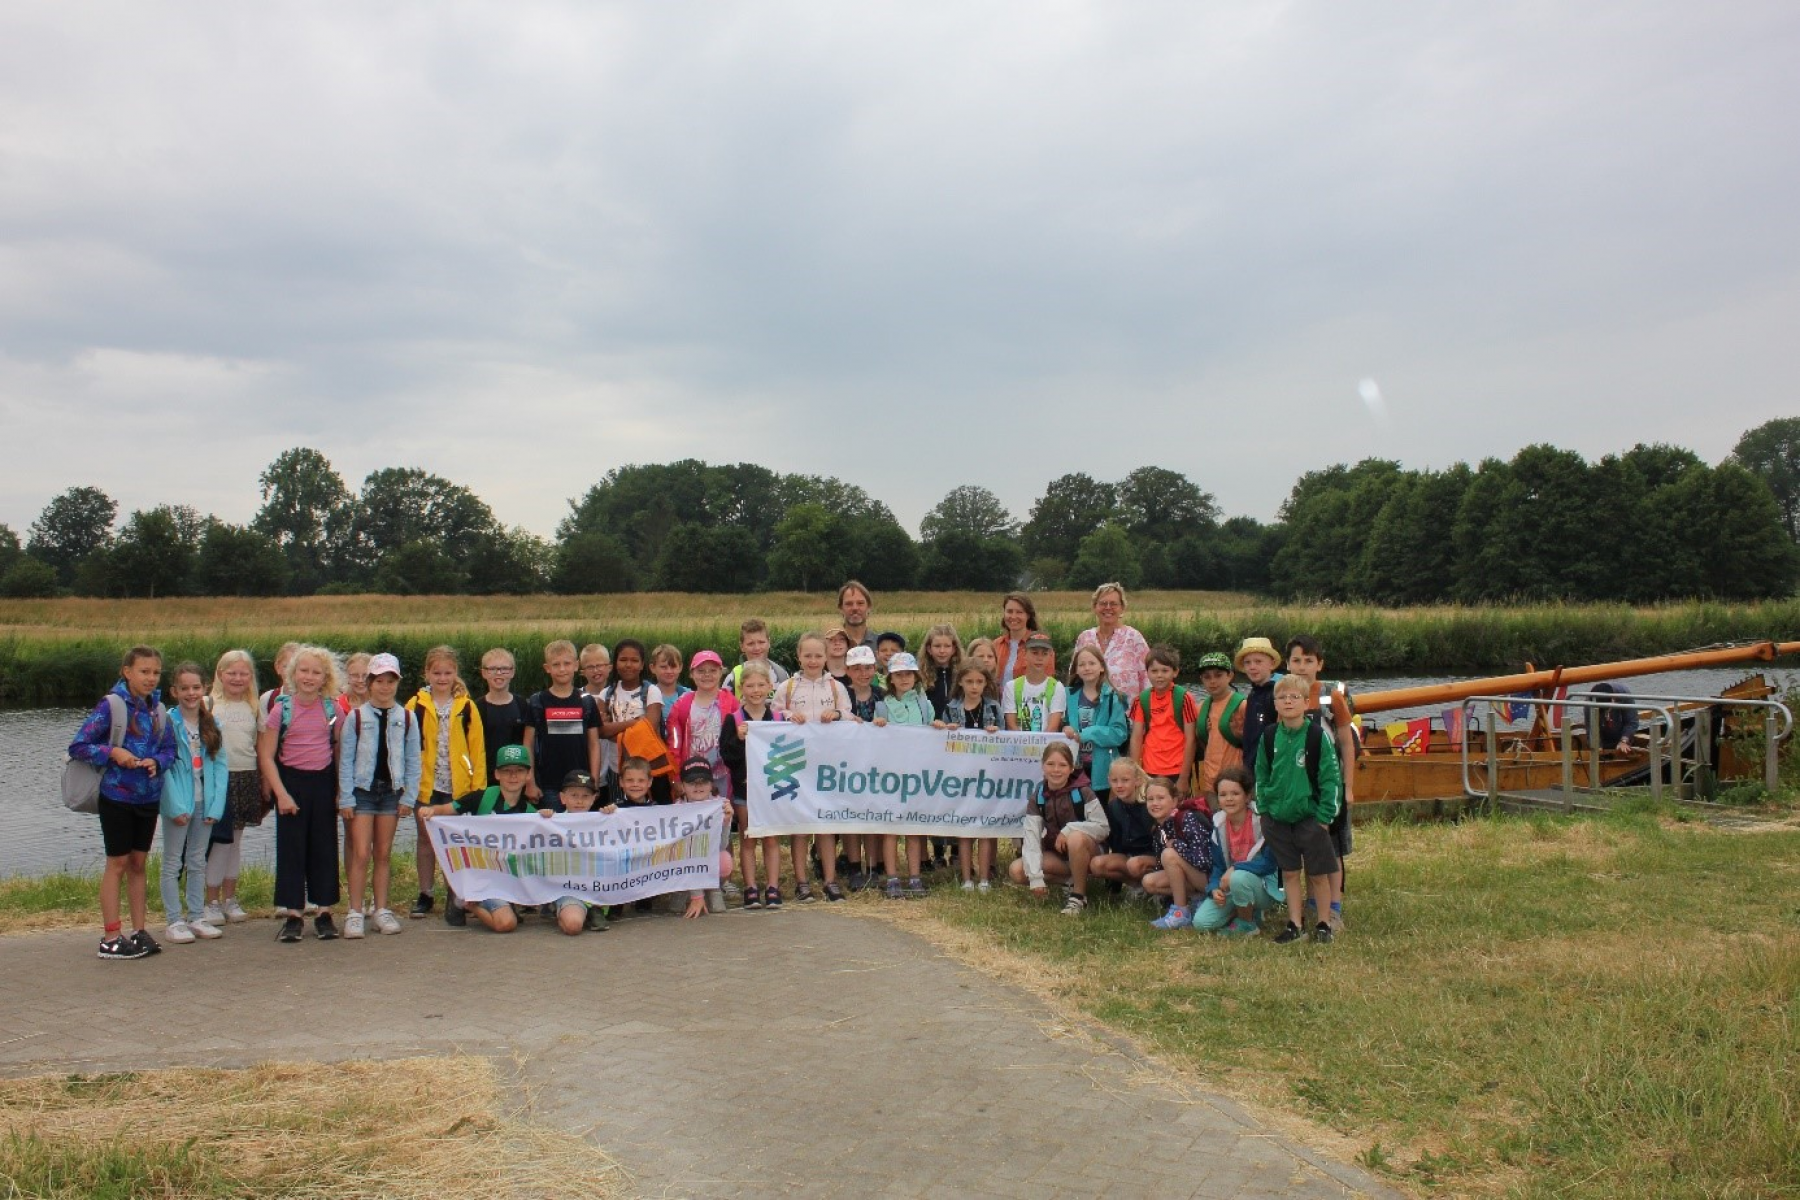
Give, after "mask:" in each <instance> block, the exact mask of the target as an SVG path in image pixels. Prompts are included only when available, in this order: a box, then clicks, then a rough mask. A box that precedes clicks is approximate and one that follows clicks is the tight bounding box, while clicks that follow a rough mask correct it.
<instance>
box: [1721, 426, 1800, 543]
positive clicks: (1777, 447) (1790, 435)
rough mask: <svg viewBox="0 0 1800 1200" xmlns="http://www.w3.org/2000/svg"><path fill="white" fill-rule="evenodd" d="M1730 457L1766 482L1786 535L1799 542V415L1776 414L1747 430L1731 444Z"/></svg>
mask: <svg viewBox="0 0 1800 1200" xmlns="http://www.w3.org/2000/svg"><path fill="white" fill-rule="evenodd" d="M1730 461H1731V462H1734V463H1736V464H1737V465H1738V466H1740V467H1743V468H1744V469H1745V470H1746V471H1749V472H1750V473H1751V474H1752V475H1755V476H1756V477H1757V478H1758V479H1761V480H1762V481H1763V483H1765V484H1767V485H1768V488H1769V492H1770V494H1771V495H1773V496H1774V497H1775V506H1776V508H1778V509H1779V510H1780V511H1781V520H1782V523H1783V524H1784V525H1785V526H1786V527H1787V532H1788V537H1789V538H1790V539H1791V540H1793V541H1796V542H1800V417H1778V418H1776V419H1775V420H1773V421H1765V422H1763V423H1762V424H1761V425H1758V426H1757V427H1756V428H1755V429H1752V430H1749V431H1748V432H1746V433H1745V434H1744V436H1742V437H1740V438H1739V439H1738V440H1737V445H1736V446H1734V447H1732V450H1731V459H1730Z"/></svg>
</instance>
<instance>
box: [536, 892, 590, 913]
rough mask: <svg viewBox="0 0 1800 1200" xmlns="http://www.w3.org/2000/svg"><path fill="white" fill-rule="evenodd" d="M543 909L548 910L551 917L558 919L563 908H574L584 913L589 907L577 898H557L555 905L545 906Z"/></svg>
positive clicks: (584, 901)
mask: <svg viewBox="0 0 1800 1200" xmlns="http://www.w3.org/2000/svg"><path fill="white" fill-rule="evenodd" d="M545 907H547V908H548V909H549V910H550V914H551V915H552V916H557V917H560V916H562V911H563V909H565V908H576V909H580V910H581V911H582V912H584V913H585V912H586V911H587V910H588V909H589V908H590V907H591V906H590V905H589V904H588V902H587V901H586V900H583V899H581V898H580V897H579V896H558V897H557V898H556V902H555V903H553V904H549V905H546V906H545Z"/></svg>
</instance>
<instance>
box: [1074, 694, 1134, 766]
mask: <svg viewBox="0 0 1800 1200" xmlns="http://www.w3.org/2000/svg"><path fill="white" fill-rule="evenodd" d="M1081 690H1082V685H1081V684H1080V683H1077V684H1075V685H1074V686H1073V687H1071V688H1070V689H1069V699H1068V711H1067V712H1065V713H1064V714H1063V719H1064V720H1065V721H1067V722H1068V725H1067V726H1066V727H1065V728H1068V729H1073V730H1074V731H1075V732H1076V733H1077V734H1079V735H1080V737H1081V745H1082V746H1083V747H1084V748H1088V749H1091V750H1093V752H1094V765H1093V767H1092V768H1091V769H1090V770H1089V771H1088V778H1090V779H1092V780H1094V786H1095V787H1106V786H1108V785H1107V783H1106V773H1107V771H1109V770H1110V769H1111V768H1112V762H1113V759H1115V758H1117V757H1118V756H1119V748H1120V747H1121V746H1123V745H1125V743H1126V742H1128V741H1130V740H1131V719H1130V715H1129V713H1127V711H1126V708H1127V705H1126V703H1125V701H1123V700H1121V699H1119V694H1118V693H1117V692H1115V691H1113V690H1112V685H1111V684H1109V683H1103V684H1101V685H1100V702H1099V703H1098V704H1096V705H1095V706H1094V719H1093V722H1092V723H1091V724H1089V725H1086V726H1083V725H1082V724H1081V703H1080V701H1079V700H1078V699H1077V696H1078V695H1079V693H1080V692H1081Z"/></svg>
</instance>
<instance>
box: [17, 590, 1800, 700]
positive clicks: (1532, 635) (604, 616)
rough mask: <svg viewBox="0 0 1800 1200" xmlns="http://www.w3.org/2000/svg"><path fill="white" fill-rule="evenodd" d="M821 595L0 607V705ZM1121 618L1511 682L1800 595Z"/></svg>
mask: <svg viewBox="0 0 1800 1200" xmlns="http://www.w3.org/2000/svg"><path fill="white" fill-rule="evenodd" d="M831 602H832V597H831V596H829V595H803V594H800V593H767V594H757V595H749V596H699V595H686V594H681V595H657V594H631V595H622V596H574V597H570V596H527V597H505V596H502V597H468V596H457V597H443V598H431V597H426V598H420V597H407V598H396V597H371V596H331V597H313V598H308V599H279V600H218V599H207V600H198V599H188V600H170V601H154V602H153V601H144V600H45V601H0V707H11V708H18V707H37V706H51V705H82V706H85V705H87V704H90V703H92V702H93V699H94V697H95V696H97V695H98V694H99V693H100V692H101V691H103V690H104V689H105V688H107V687H109V686H111V683H112V681H113V680H115V679H116V678H117V677H118V658H119V653H120V651H121V650H123V649H124V648H125V646H127V645H129V644H130V643H132V642H136V641H149V642H151V643H153V644H155V645H157V646H159V647H160V648H161V649H162V650H163V652H164V654H165V656H166V657H167V659H168V660H169V661H171V662H173V661H177V660H180V659H183V658H194V659H198V660H199V661H201V662H203V663H208V664H210V663H212V662H214V661H216V660H217V658H218V656H219V655H220V654H221V653H222V652H224V651H225V650H227V649H231V648H232V647H236V646H242V647H244V648H246V649H249V650H251V651H252V652H253V653H255V654H256V656H257V658H258V660H259V661H260V662H262V663H263V664H264V669H265V671H266V669H267V666H266V665H267V663H268V662H269V660H270V659H271V658H272V657H273V655H274V652H275V649H276V647H277V646H279V645H280V644H281V643H282V642H283V641H287V640H290V639H297V640H308V641H318V642H322V643H324V644H326V645H329V646H333V647H336V648H338V649H342V650H346V651H348V650H356V649H371V650H373V649H383V650H389V651H392V652H393V653H396V654H398V655H399V656H400V659H401V661H402V663H403V664H405V665H407V667H408V668H409V669H416V668H415V665H416V664H418V663H419V662H420V661H421V660H422V658H423V655H424V652H425V651H426V650H427V649H428V648H429V647H431V646H433V645H436V644H438V643H439V642H447V643H449V644H450V645H452V646H454V647H456V648H457V650H458V651H459V652H460V653H461V654H462V656H463V657H464V659H465V661H466V662H467V663H468V664H469V671H468V675H469V677H471V678H472V677H473V665H474V663H475V662H476V661H477V660H478V659H479V657H480V655H481V653H482V652H483V651H485V650H487V649H489V648H491V647H493V646H505V647H506V648H507V649H509V650H511V651H512V652H513V654H514V655H515V656H516V657H517V658H518V660H519V663H520V666H521V671H520V674H519V679H520V686H521V687H524V688H530V687H535V686H537V684H538V682H539V672H538V669H537V664H538V663H539V662H541V661H542V653H543V646H544V643H545V642H547V641H551V640H554V639H557V638H569V639H571V640H573V641H575V642H576V643H578V644H580V643H584V642H590V641H602V642H606V643H609V644H610V643H612V642H616V641H618V640H619V639H620V638H623V637H636V638H639V639H641V640H643V641H644V642H646V643H648V644H652V645H654V644H655V643H657V642H661V641H672V642H674V643H675V644H676V645H678V646H680V647H681V648H682V650H683V651H684V653H687V654H692V653H693V652H694V651H697V650H701V649H713V650H717V651H719V652H720V653H721V654H723V655H725V656H726V658H727V661H735V655H736V652H737V625H738V622H739V621H740V620H742V619H743V618H744V617H747V616H751V615H756V616H761V617H764V618H765V619H767V620H768V621H769V622H770V624H771V626H772V629H773V632H774V635H775V639H774V640H775V653H776V657H777V658H781V659H783V660H785V661H789V662H791V661H792V652H793V643H794V640H795V639H796V638H797V637H798V636H799V634H800V633H802V632H803V631H805V630H806V629H808V628H817V627H820V626H823V625H828V624H830V623H832V622H833V621H834V620H835V615H834V612H833V609H832V607H831ZM1037 602H1038V605H1039V611H1040V615H1041V617H1042V623H1043V625H1044V627H1045V628H1046V629H1047V630H1048V631H1049V632H1050V633H1051V634H1052V636H1054V637H1055V638H1056V640H1057V642H1058V643H1059V645H1062V646H1067V645H1069V644H1070V643H1072V642H1073V641H1074V638H1075V635H1076V634H1077V633H1079V632H1080V631H1081V630H1082V629H1085V628H1087V627H1088V626H1090V625H1092V624H1093V617H1092V613H1091V612H1090V610H1089V606H1088V597H1087V595H1086V594H1084V593H1075V592H1047V593H1042V594H1041V595H1040V596H1039V597H1037ZM1127 619H1128V620H1129V621H1130V622H1131V623H1132V624H1133V625H1134V626H1136V627H1137V628H1138V629H1139V630H1141V631H1142V632H1143V633H1144V635H1145V636H1146V637H1148V638H1149V639H1150V640H1151V641H1153V642H1167V643H1169V644H1171V645H1173V646H1175V647H1176V648H1177V649H1179V650H1180V651H1181V653H1182V656H1183V658H1184V659H1185V660H1186V661H1188V662H1190V663H1191V662H1193V661H1195V660H1196V659H1197V658H1198V657H1199V656H1200V655H1201V654H1203V653H1205V652H1206V651H1208V650H1216V649H1227V648H1230V647H1232V646H1235V645H1236V644H1237V642H1238V641H1239V640H1241V639H1242V638H1244V637H1247V636H1251V635H1263V636H1268V637H1272V638H1275V639H1276V640H1278V641H1279V640H1281V639H1283V638H1285V637H1287V636H1290V635H1292V634H1294V633H1300V632H1310V633H1313V634H1316V635H1317V636H1319V637H1320V638H1321V639H1323V641H1324V644H1325V647H1326V653H1327V656H1328V659H1329V661H1330V663H1331V665H1332V667H1333V668H1334V669H1335V670H1338V671H1340V672H1349V673H1354V674H1370V673H1391V672H1433V671H1445V672H1448V671H1484V670H1494V671H1504V670H1512V669H1516V668H1518V667H1520V666H1521V665H1522V664H1523V663H1524V662H1526V661H1531V662H1535V663H1538V664H1540V665H1550V664H1559V663H1561V664H1568V663H1581V662H1594V661H1600V660H1605V659H1610V658H1630V657H1636V656H1639V655H1646V654H1657V653H1664V652H1668V651H1673V650H1683V649H1688V648H1691V647H1694V646H1703V645H1711V644H1715V643H1719V642H1728V641H1742V640H1748V639H1756V638H1771V637H1773V638H1782V637H1792V636H1794V633H1795V631H1796V630H1800V600H1789V601H1779V602H1771V603H1765V604H1750V605H1726V604H1681V605H1669V606H1663V607H1656V608H1630V607H1627V606H1624V605H1537V606H1528V607H1518V608H1461V607H1439V608H1417V609H1398V610H1396V609H1380V608H1361V607H1343V606H1320V607H1279V606H1263V605H1258V604H1255V603H1254V602H1252V601H1251V599H1250V598H1248V597H1245V596H1241V595H1235V594H1231V593H1219V592H1145V593H1141V594H1138V595H1135V596H1133V597H1132V604H1131V610H1130V612H1129V614H1128V617H1127ZM938 621H950V622H952V623H953V624H955V625H956V627H957V628H958V629H959V630H960V631H962V633H963V635H964V637H965V638H968V637H970V636H974V635H976V634H992V633H994V632H995V631H996V630H997V629H998V626H999V604H998V602H997V597H995V596H993V595H989V594H985V593H969V592H947V593H938V592H906V593H895V594H892V595H883V596H880V597H878V598H877V607H876V611H875V615H874V616H873V617H872V619H871V623H872V624H873V625H874V626H875V627H876V628H878V629H887V628H892V629H897V630H899V631H900V632H902V633H904V634H906V635H907V637H908V638H914V639H916V638H917V637H918V636H919V635H920V634H922V633H923V631H924V630H925V628H926V627H927V626H929V625H931V624H933V623H935V622H938Z"/></svg>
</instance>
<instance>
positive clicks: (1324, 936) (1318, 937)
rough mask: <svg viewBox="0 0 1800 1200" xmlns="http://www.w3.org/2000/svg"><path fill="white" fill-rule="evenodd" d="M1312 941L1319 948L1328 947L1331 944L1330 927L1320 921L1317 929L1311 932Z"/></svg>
mask: <svg viewBox="0 0 1800 1200" xmlns="http://www.w3.org/2000/svg"><path fill="white" fill-rule="evenodd" d="M1313 941H1315V942H1317V943H1319V944H1320V945H1321V946H1325V945H1329V944H1330V943H1331V926H1330V925H1329V924H1328V923H1326V922H1324V921H1320V922H1319V924H1318V927H1317V928H1315V929H1314V930H1313Z"/></svg>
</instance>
